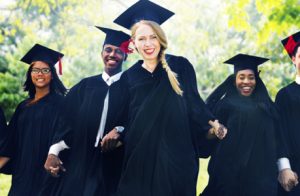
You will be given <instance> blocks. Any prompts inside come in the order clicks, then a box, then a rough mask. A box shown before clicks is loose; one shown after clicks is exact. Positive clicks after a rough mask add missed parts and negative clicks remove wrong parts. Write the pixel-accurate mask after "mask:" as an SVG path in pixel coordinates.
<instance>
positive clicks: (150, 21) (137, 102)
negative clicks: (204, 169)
mask: <svg viewBox="0 0 300 196" xmlns="http://www.w3.org/2000/svg"><path fill="white" fill-rule="evenodd" d="M172 15H173V13H172V12H170V11H169V10H166V9H164V8H162V7H160V6H158V5H156V4H154V3H152V2H150V1H145V0H143V1H139V2H137V3H136V4H134V5H133V6H131V7H130V8H129V9H128V10H127V11H125V12H124V13H123V14H122V15H121V16H119V18H117V19H116V20H115V22H116V23H117V24H120V25H122V26H124V27H125V28H128V29H129V28H131V32H132V41H133V44H134V46H135V48H136V50H137V52H138V53H139V54H140V56H141V58H142V60H140V61H138V62H137V63H135V64H134V65H133V66H132V67H131V68H130V69H128V70H127V71H126V72H124V74H123V75H122V78H121V82H123V83H124V84H125V85H126V86H127V89H128V104H124V105H128V106H129V108H128V113H125V114H124V115H125V116H126V115H128V126H127V127H126V129H125V130H127V131H126V133H125V140H124V142H125V149H126V152H125V160H124V165H123V173H122V176H121V180H120V183H119V187H118V191H117V195H118V196H128V195H132V196H135V195H136V196H140V195H143V196H150V195H153V196H169V195H170V196H176V195H180V196H185V195H195V194H196V180H197V174H198V155H199V153H200V152H199V151H198V150H197V149H198V145H199V144H198V138H201V137H204V136H205V135H207V133H208V129H209V128H211V125H210V124H209V122H210V123H211V124H212V126H213V128H212V131H213V133H216V135H217V136H218V137H219V138H223V137H224V136H225V134H226V129H225V128H224V127H223V126H221V125H220V124H219V123H218V122H217V121H215V122H213V120H214V117H213V116H212V115H211V113H210V112H209V111H208V110H207V109H206V107H205V104H204V102H203V101H202V99H201V98H200V95H199V93H198V90H197V85H196V76H195V72H194V69H193V66H192V65H191V63H190V62H189V61H188V60H187V59H185V58H183V57H179V56H173V55H165V50H166V49H167V46H168V44H167V39H166V36H165V34H164V32H163V30H162V29H161V27H160V24H161V23H163V22H164V21H165V20H167V19H168V18H169V17H170V16H172ZM141 19H142V20H141ZM200 150H201V149H200Z"/></svg>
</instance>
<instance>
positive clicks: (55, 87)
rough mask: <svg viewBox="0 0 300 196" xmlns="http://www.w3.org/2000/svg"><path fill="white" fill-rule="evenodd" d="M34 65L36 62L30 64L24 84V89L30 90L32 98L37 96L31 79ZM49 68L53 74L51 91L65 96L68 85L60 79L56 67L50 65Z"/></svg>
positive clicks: (29, 93)
mask: <svg viewBox="0 0 300 196" xmlns="http://www.w3.org/2000/svg"><path fill="white" fill-rule="evenodd" d="M33 65H34V62H32V63H31V64H30V67H29V68H28V70H27V73H26V81H25V82H24V84H23V89H24V91H25V92H26V91H28V95H29V97H30V98H32V99H33V98H34V96H35V86H34V84H33V82H32V79H31V70H32V67H33ZM49 68H50V70H51V76H52V78H51V81H50V93H56V94H59V95H63V96H64V95H65V94H66V93H67V89H66V87H65V86H64V84H63V83H62V82H61V81H60V79H59V77H58V75H57V73H56V69H55V67H54V66H49Z"/></svg>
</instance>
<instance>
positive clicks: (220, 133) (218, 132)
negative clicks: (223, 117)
mask: <svg viewBox="0 0 300 196" xmlns="http://www.w3.org/2000/svg"><path fill="white" fill-rule="evenodd" d="M208 123H209V124H210V126H212V128H211V129H210V130H209V133H210V134H212V135H215V136H217V138H219V139H223V138H224V137H225V136H226V134H227V128H226V127H225V126H224V125H222V124H221V123H219V121H218V120H215V121H211V120H210V121H209V122H208Z"/></svg>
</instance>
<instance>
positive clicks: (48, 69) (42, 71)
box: [31, 68, 51, 74]
mask: <svg viewBox="0 0 300 196" xmlns="http://www.w3.org/2000/svg"><path fill="white" fill-rule="evenodd" d="M50 72H51V69H50V68H42V69H39V68H32V70H31V73H33V74H38V73H42V74H48V73H50Z"/></svg>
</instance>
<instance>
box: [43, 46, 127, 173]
mask: <svg viewBox="0 0 300 196" xmlns="http://www.w3.org/2000/svg"><path fill="white" fill-rule="evenodd" d="M101 57H102V60H103V63H104V70H105V72H106V73H107V74H108V75H109V76H113V75H115V74H117V73H120V72H121V71H122V64H123V61H124V60H126V54H125V53H124V52H123V51H122V50H121V49H120V48H119V47H117V46H114V45H111V44H105V45H104V46H103V50H102V52H101ZM119 137H120V134H119V133H118V132H117V130H116V129H115V128H114V129H112V130H111V131H110V132H109V133H108V134H106V135H105V136H104V137H103V138H102V140H101V152H109V151H112V150H113V149H115V148H117V147H118V146H120V145H122V143H121V142H120V141H119ZM44 168H45V169H46V171H47V172H48V173H50V174H51V175H52V176H53V177H59V172H60V171H63V172H65V171H66V169H65V168H64V167H63V162H62V161H61V160H60V159H59V157H58V156H56V155H54V154H49V155H48V157H47V160H46V162H45V164H44Z"/></svg>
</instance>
